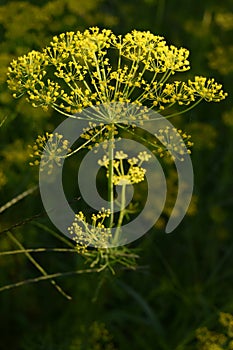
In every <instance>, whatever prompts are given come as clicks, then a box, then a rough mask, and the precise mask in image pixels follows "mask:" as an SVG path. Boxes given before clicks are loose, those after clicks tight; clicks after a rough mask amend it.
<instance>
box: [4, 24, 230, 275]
mask: <svg viewBox="0 0 233 350" xmlns="http://www.w3.org/2000/svg"><path fill="white" fill-rule="evenodd" d="M188 57H189V51H188V50H187V49H185V48H182V47H181V48H177V47H175V46H174V45H168V44H167V43H166V41H165V39H164V38H163V37H161V36H158V35H154V34H152V33H150V32H149V31H138V30H133V31H132V32H131V33H127V34H126V35H124V36H123V35H115V34H114V33H113V32H112V31H111V30H108V29H103V30H100V29H99V28H97V27H93V28H90V29H88V30H85V31H84V32H80V31H77V32H67V33H62V34H60V35H59V36H55V37H54V38H53V40H52V41H51V43H50V45H49V46H48V47H46V48H44V49H43V50H42V51H40V52H39V51H35V50H33V51H31V52H29V53H28V54H26V55H23V56H21V57H19V58H18V59H14V60H13V61H12V62H11V64H10V66H9V71H8V86H9V88H10V90H12V92H13V96H14V97H15V98H19V97H22V96H25V97H26V99H27V101H28V102H29V103H30V104H31V105H32V106H33V107H42V108H43V109H44V110H45V111H46V110H47V109H48V108H53V109H54V110H55V111H57V112H58V113H60V114H61V115H63V116H64V117H68V118H76V119H82V118H85V120H87V121H88V122H89V123H90V127H89V128H88V129H87V130H83V135H82V138H83V140H85V141H84V143H83V144H82V145H81V146H80V147H79V148H77V149H74V150H72V149H70V145H69V143H68V141H67V140H65V139H64V138H63V135H59V134H49V133H46V134H45V135H44V136H38V138H37V140H36V142H35V144H34V145H33V146H31V155H32V157H33V158H35V159H33V160H32V161H31V162H30V164H31V165H39V164H41V167H40V168H41V170H42V171H43V165H45V171H48V176H49V175H50V171H52V169H53V166H54V164H57V165H59V163H60V160H61V159H62V158H67V157H70V156H72V155H73V154H75V153H77V152H78V151H79V150H80V149H82V148H84V147H87V148H89V149H91V148H93V147H95V146H99V144H100V143H102V144H103V147H104V145H105V153H106V154H105V156H104V157H103V158H102V159H99V165H100V166H102V167H103V168H106V177H107V183H108V185H107V186H108V201H109V203H110V207H109V208H103V209H102V210H101V211H99V212H98V213H94V214H92V216H91V218H89V219H88V218H86V216H85V215H84V213H83V212H81V211H80V212H79V213H77V214H76V216H75V220H74V222H73V224H72V225H71V226H70V227H69V228H67V230H69V232H70V234H71V235H72V237H73V238H74V240H75V241H76V242H77V250H78V252H79V253H81V254H82V255H83V256H84V257H85V258H86V259H87V261H88V262H89V263H90V266H91V267H92V268H93V267H96V268H97V271H100V270H103V269H105V268H109V269H110V270H111V271H112V272H114V266H115V264H116V263H117V264H120V265H123V266H126V267H127V268H135V266H136V259H137V257H138V255H137V254H135V253H134V252H133V251H132V250H131V249H129V248H128V247H126V246H121V247H114V248H112V247H109V246H108V242H109V239H111V240H114V239H115V240H116V242H117V237H118V236H119V234H120V233H121V228H122V226H123V221H124V220H125V219H126V218H129V216H130V214H131V213H134V209H135V208H133V210H132V208H130V207H129V208H125V191H126V187H127V186H128V185H134V184H136V183H140V182H142V181H144V176H145V173H146V170H145V168H143V162H147V161H148V160H149V158H150V155H149V153H146V152H145V153H139V154H135V157H133V158H129V157H128V154H126V153H125V152H124V150H120V151H115V144H116V141H117V139H118V137H119V135H118V134H119V130H121V129H123V130H126V131H127V130H128V131H129V132H130V134H131V135H136V134H137V127H135V126H139V125H141V126H143V124H144V123H147V122H148V120H149V121H150V122H151V121H153V120H152V119H150V118H149V117H148V113H146V112H147V111H148V110H153V111H155V112H158V113H160V114H162V115H163V116H164V117H165V118H170V117H172V116H174V115H179V114H183V113H185V112H187V111H189V110H191V109H192V108H194V107H195V106H197V105H198V104H199V103H200V102H201V101H203V100H205V101H207V102H220V101H221V100H223V99H225V97H226V96H227V93H225V92H224V91H223V90H222V85H221V84H219V83H217V82H216V81H215V80H214V79H213V78H206V77H202V76H195V77H194V78H193V79H188V80H187V81H183V80H182V81H181V80H176V79H175V78H174V76H175V73H177V72H178V73H183V72H186V71H188V70H189V69H190V63H189V60H188ZM121 104H122V105H123V106H128V107H126V108H124V110H117V109H116V108H115V106H116V105H117V106H121ZM176 107H177V109H176ZM90 108H92V112H91V113H90V112H89V111H90ZM139 111H140V112H139ZM154 122H155V123H156V120H154ZM130 126H131V127H130ZM173 132H175V133H176V134H177V135H178V136H181V137H182V141H181V142H179V143H178V144H177V143H174V142H172V140H171V138H169V130H168V129H163V130H159V132H158V134H157V135H155V136H156V137H157V138H158V139H159V140H160V141H161V142H157V141H153V142H151V143H150V146H151V147H152V148H153V152H154V153H155V154H156V155H158V156H159V157H164V156H167V155H170V151H171V149H172V150H173V151H175V154H176V157H177V158H178V159H179V160H180V161H182V160H183V157H184V155H185V153H190V150H189V148H190V147H191V146H192V142H191V140H190V136H189V135H187V134H186V133H185V132H183V131H182V130H176V129H175V128H174V129H173ZM48 140H49V141H50V147H47V146H46V143H47V141H48ZM105 141H107V143H105ZM148 143H149V142H148ZM173 157H174V155H173ZM116 185H117V186H120V187H121V203H119V215H118V216H117V217H116V216H114V208H113V202H114V186H116ZM88 220H89V221H90V220H91V225H90V224H88ZM113 227H115V228H116V231H115V237H112V229H113ZM91 247H94V249H92V248H91Z"/></svg>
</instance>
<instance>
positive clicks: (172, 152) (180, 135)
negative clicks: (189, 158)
mask: <svg viewBox="0 0 233 350" xmlns="http://www.w3.org/2000/svg"><path fill="white" fill-rule="evenodd" d="M155 136H156V137H157V138H158V139H159V141H160V142H161V143H162V144H161V146H159V147H156V149H155V153H158V154H159V156H160V157H161V158H162V157H164V156H170V157H171V158H172V159H173V160H175V159H179V160H180V161H184V156H185V154H191V151H190V149H189V148H190V147H192V146H193V142H191V141H190V139H191V135H187V134H186V133H185V132H183V131H182V130H180V129H178V130H177V129H176V128H172V129H171V128H170V127H169V126H167V127H166V128H165V129H160V130H159V131H158V133H156V134H155Z"/></svg>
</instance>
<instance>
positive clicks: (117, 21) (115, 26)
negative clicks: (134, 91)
mask: <svg viewBox="0 0 233 350" xmlns="http://www.w3.org/2000/svg"><path fill="white" fill-rule="evenodd" d="M232 5H233V3H232V1H231V0H224V2H219V1H217V0H206V1H200V0H197V1H195V2H194V1H184V0H180V1H178V0H174V1H171V0H170V1H168V0H127V1H125V0H54V1H46V0H40V1H36V0H31V1H8V0H0V124H1V122H2V121H3V120H4V119H5V122H4V123H3V124H2V126H1V128H0V207H1V206H3V205H4V204H5V203H6V202H8V201H10V200H11V199H12V198H15V197H16V196H17V195H19V194H20V193H22V192H24V191H25V190H27V189H29V188H31V187H32V186H33V185H36V184H37V170H36V169H32V168H30V167H29V166H28V150H27V146H28V144H32V143H33V141H34V140H35V138H36V137H37V135H38V134H42V133H43V132H45V131H52V130H53V129H54V127H55V126H56V125H58V124H59V123H60V122H61V120H62V119H61V117H59V116H57V115H56V114H55V113H53V112H52V111H49V112H47V113H45V112H44V111H42V110H40V109H34V108H32V107H30V106H29V105H28V104H27V102H26V101H25V100H23V99H22V100H14V99H13V98H12V96H11V94H10V92H9V91H8V89H7V85H6V71H7V66H8V64H9V62H10V61H11V60H12V59H13V58H17V57H18V56H19V55H22V54H26V53H27V52H28V51H30V50H32V49H38V50H39V49H40V48H43V47H45V46H46V45H47V44H48V43H49V42H50V40H51V39H52V37H53V35H56V34H59V33H61V32H65V31H76V30H84V29H86V28H88V27H90V26H99V27H101V28H104V27H107V28H111V29H112V30H113V31H114V32H115V33H116V34H120V33H122V34H124V33H127V32H128V31H131V30H133V29H138V30H150V31H151V32H153V33H154V34H159V35H162V36H164V37H165V39H166V40H167V42H168V43H169V44H174V45H176V46H183V47H186V48H188V49H189V50H190V52H191V55H190V61H191V67H192V68H191V71H189V72H187V74H186V76H185V73H183V77H184V78H185V77H190V76H194V75H204V76H207V77H215V78H216V80H217V81H219V82H221V83H223V86H224V90H225V91H227V92H228V93H229V96H228V98H227V99H226V100H225V101H223V102H221V103H218V104H215V103H212V104H207V103H202V104H201V105H200V106H198V107H197V108H196V109H193V110H192V111H190V112H189V113H187V114H186V115H183V116H182V117H178V118H176V119H173V120H171V122H172V123H173V124H174V125H175V126H179V127H182V128H183V129H184V130H186V131H187V132H188V133H191V134H192V137H193V141H194V143H195V145H194V149H193V152H192V161H193V168H194V173H195V187H194V200H193V202H192V204H191V206H190V210H189V212H188V214H187V215H186V217H185V219H184V220H183V222H182V223H181V225H180V226H179V227H178V228H177V229H176V230H175V231H174V232H173V233H172V234H169V235H166V234H165V233H164V230H163V229H164V223H165V221H166V218H167V213H166V210H165V212H164V214H163V216H162V217H161V219H160V221H159V222H158V224H157V226H155V227H154V228H153V229H152V230H151V231H150V233H149V234H147V235H146V236H144V237H142V238H141V239H140V240H139V241H137V242H135V243H134V244H133V246H135V247H138V248H140V250H141V252H140V260H139V265H140V266H141V268H139V269H138V270H137V271H118V272H117V273H116V275H114V276H113V275H111V274H110V273H107V272H104V273H99V274H94V273H93V274H90V275H71V276H66V277H63V278H60V279H59V280H57V282H58V283H59V285H61V286H62V288H63V289H64V290H65V291H67V293H69V294H70V295H71V296H72V300H71V301H68V300H66V299H65V298H63V297H62V296H61V294H59V293H58V292H57V290H56V289H55V288H54V287H53V286H52V285H51V283H49V282H48V281H44V282H39V283H36V284H29V285H25V286H22V287H19V288H14V289H10V290H6V291H3V292H2V293H0V349H1V350H5V349H14V350H28V349H32V350H33V349H35V350H39V349H40V350H42V349H46V350H55V349H56V350H63V349H64V350H79V349H81V350H92V349H94V350H99V349H104V350H111V349H120V350H125V349H129V348H132V349H135V350H141V349H148V350H150V349H156V350H160V349H161V350H163V349H164V350H186V349H187V350H188V349H198V348H199V347H198V346H199V345H198V344H197V340H196V336H195V332H196V329H197V328H199V327H201V326H203V325H204V326H207V327H209V328H212V329H215V330H218V322H217V319H218V313H219V312H220V311H225V312H229V313H233V268H232V267H233V230H232V221H231V220H232V209H233V182H232V175H233V165H232V164H233V161H232V160H233V106H232V97H231V94H232V77H233V64H232V62H233V58H232V54H233V44H232V34H233V13H232V12H231V9H232ZM169 179H170V182H171V183H172V181H173V180H172V179H173V177H172V173H171V174H169ZM168 181H169V180H168ZM168 202H169V201H168ZM168 207H169V205H168ZM42 211H43V207H42V204H41V201H40V195H39V193H38V191H35V192H34V193H33V194H32V195H30V196H28V197H26V198H25V199H23V200H22V201H19V202H18V203H16V204H15V205H12V206H11V207H10V208H9V209H7V210H5V211H4V212H2V213H1V214H0V251H1V252H3V251H7V250H12V249H18V248H19V247H18V246H17V244H16V242H15V241H14V240H13V239H12V238H13V237H12V236H11V235H9V233H8V232H6V231H5V230H6V228H8V227H12V226H14V225H17V224H19V225H17V226H15V228H13V229H12V230H11V232H12V234H13V235H14V236H15V237H16V238H17V240H18V241H19V242H20V243H21V244H22V245H23V246H24V247H25V248H38V247H47V248H54V247H66V245H65V244H64V243H63V242H62V241H60V240H59V239H57V238H56V237H54V236H53V235H51V234H50V233H51V231H50V232H49V230H52V231H53V232H54V231H55V229H54V228H53V227H52V225H51V224H50V223H49V220H48V219H47V217H46V215H44V214H43V213H42V215H41V216H39V217H34V219H33V220H31V219H30V218H31V217H33V216H35V215H37V214H38V213H41V212H42ZM167 211H169V208H168V209H167ZM27 219H30V220H27ZM39 225H40V226H39ZM33 257H34V258H35V259H37V261H38V262H39V263H40V264H41V265H42V266H43V267H44V269H45V270H46V271H47V273H54V272H65V271H73V270H76V269H78V268H79V266H80V264H81V261H80V258H79V257H77V255H74V254H68V253H55V252H50V253H48V252H47V253H41V254H39V253H37V254H33ZM36 276H40V273H39V272H38V271H37V270H36V268H35V266H34V265H33V264H32V263H31V262H30V261H29V259H28V258H27V257H26V256H25V255H23V254H15V255H9V256H8V255H7V256H6V255H0V287H1V286H4V285H6V284H10V283H14V282H17V281H21V280H25V279H29V278H34V277H36Z"/></svg>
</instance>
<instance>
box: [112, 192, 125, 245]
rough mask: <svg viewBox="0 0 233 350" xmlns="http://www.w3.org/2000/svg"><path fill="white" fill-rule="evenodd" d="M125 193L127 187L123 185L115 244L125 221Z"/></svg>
mask: <svg viewBox="0 0 233 350" xmlns="http://www.w3.org/2000/svg"><path fill="white" fill-rule="evenodd" d="M125 193H126V185H122V189H121V206H120V215H119V219H118V223H117V229H116V233H115V236H114V242H115V243H117V241H118V238H119V234H120V230H121V226H122V222H123V219H124V216H125Z"/></svg>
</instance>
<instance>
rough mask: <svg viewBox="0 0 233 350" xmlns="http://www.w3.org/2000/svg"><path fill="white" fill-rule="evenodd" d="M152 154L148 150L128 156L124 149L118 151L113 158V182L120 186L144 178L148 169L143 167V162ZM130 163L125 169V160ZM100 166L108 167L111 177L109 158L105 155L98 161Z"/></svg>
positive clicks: (131, 183) (137, 181)
mask: <svg viewBox="0 0 233 350" xmlns="http://www.w3.org/2000/svg"><path fill="white" fill-rule="evenodd" d="M150 158H151V155H150V154H149V153H147V152H140V153H139V154H138V156H137V157H133V158H128V155H127V154H126V153H124V152H123V151H117V152H116V154H115V159H114V160H113V168H114V174H113V184H114V185H118V186H125V185H133V184H137V183H139V182H142V181H143V180H144V175H145V173H146V169H144V168H142V167H141V165H142V163H143V162H147V161H148V160H149V159H150ZM124 160H125V161H126V162H127V163H128V165H129V167H128V170H125V167H124V164H123V161H124ZM98 164H99V165H100V166H104V167H105V168H107V177H109V170H108V169H109V159H108V157H107V156H106V155H105V156H104V157H103V159H102V160H99V161H98Z"/></svg>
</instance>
